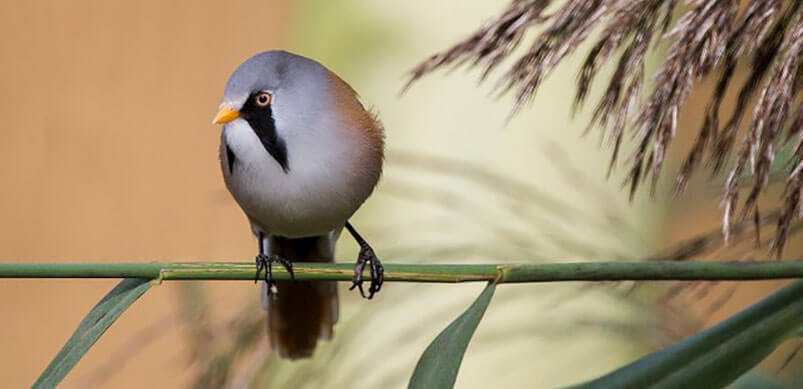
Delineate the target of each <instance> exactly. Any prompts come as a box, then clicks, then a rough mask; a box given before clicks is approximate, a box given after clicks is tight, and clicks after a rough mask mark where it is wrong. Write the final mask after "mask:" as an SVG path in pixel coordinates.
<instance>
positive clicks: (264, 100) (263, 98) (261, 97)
mask: <svg viewBox="0 0 803 389" xmlns="http://www.w3.org/2000/svg"><path fill="white" fill-rule="evenodd" d="M256 101H257V105H258V106H260V107H267V106H268V104H270V94H268V93H265V92H260V93H259V94H258V95H257V97H256Z"/></svg>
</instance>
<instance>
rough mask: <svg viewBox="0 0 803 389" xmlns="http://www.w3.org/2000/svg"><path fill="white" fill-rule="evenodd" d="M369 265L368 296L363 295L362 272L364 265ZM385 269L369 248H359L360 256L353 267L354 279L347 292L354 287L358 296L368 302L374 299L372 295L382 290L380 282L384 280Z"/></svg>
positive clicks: (364, 246)
mask: <svg viewBox="0 0 803 389" xmlns="http://www.w3.org/2000/svg"><path fill="white" fill-rule="evenodd" d="M368 263H370V264H371V267H370V269H371V285H370V286H368V296H366V295H365V291H364V290H363V286H362V283H363V281H364V280H363V279H362V271H363V269H365V265H366V264H368ZM384 271H385V269H384V268H383V267H382V263H381V262H380V261H379V257H377V256H376V253H374V250H373V249H372V248H371V246H368V245H367V244H366V245H363V247H362V248H360V254H359V256H358V257H357V264H355V265H354V279H353V280H352V284H351V287H350V288H349V290H353V289H354V288H355V287H356V288H358V289H359V290H360V295H361V296H362V297H364V298H367V299H368V300H370V299H372V298H374V295H375V294H376V293H377V292H379V290H380V289H382V282H383V281H384V279H385V276H384Z"/></svg>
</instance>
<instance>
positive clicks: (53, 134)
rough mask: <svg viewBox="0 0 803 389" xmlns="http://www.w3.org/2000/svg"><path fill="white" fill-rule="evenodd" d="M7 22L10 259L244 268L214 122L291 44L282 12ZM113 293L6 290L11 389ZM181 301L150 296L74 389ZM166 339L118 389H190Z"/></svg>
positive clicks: (51, 284) (74, 14) (29, 16)
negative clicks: (251, 61)
mask: <svg viewBox="0 0 803 389" xmlns="http://www.w3.org/2000/svg"><path fill="white" fill-rule="evenodd" d="M2 8H3V9H4V11H3V12H0V53H2V59H0V117H1V118H2V123H3V124H2V126H3V130H2V134H3V141H2V142H0V180H2V191H0V215H2V221H1V222H0V259H2V260H29V259H36V260H106V259H131V260H158V259H174V260H180V259H207V260H210V259H232V258H248V257H249V256H250V255H251V252H252V250H253V247H252V246H253V243H252V241H251V240H250V237H249V234H248V229H247V226H246V225H245V223H243V220H242V216H241V215H240V213H239V211H238V210H237V208H236V207H235V206H234V204H233V202H231V201H230V200H229V197H228V194H227V193H226V192H225V189H224V188H223V186H222V183H221V179H220V176H219V172H218V162H217V144H218V133H219V132H218V131H219V129H218V128H216V127H215V126H213V125H212V124H211V117H212V116H213V115H214V112H215V110H216V107H217V104H218V102H219V98H220V93H221V90H222V87H223V84H224V83H225V80H226V78H227V77H228V74H229V72H231V71H232V70H233V69H234V67H235V66H236V65H237V64H238V63H239V62H240V61H241V60H243V59H244V58H247V57H248V56H249V55H251V54H252V53H254V52H257V51H260V50H263V49H265V48H266V47H271V46H276V45H278V44H279V42H280V41H281V31H283V29H282V28H281V21H282V20H283V18H282V16H283V15H284V14H285V13H286V10H285V9H284V8H283V7H282V6H281V4H280V2H276V1H262V0H261V1H239V2H228V3H227V5H225V6H224V5H222V4H221V3H218V2H214V3H213V2H195V1H183V2H162V1H134V2H128V1H126V2H123V1H112V2H108V1H81V2H64V1H37V2H14V3H13V5H12V4H10V2H6V3H5V4H4V5H2ZM245 10H247V11H245ZM114 283H115V281H60V280H54V281H33V280H22V281H15V280H3V281H0V315H2V317H3V319H2V329H1V330H0V349H2V350H3V351H2V353H0V381H2V382H3V386H4V387H8V388H16V387H25V386H27V385H30V384H31V383H32V382H33V380H34V379H35V377H36V376H37V375H38V374H39V372H40V371H41V369H42V368H43V367H44V365H45V364H46V361H47V360H49V359H50V358H51V357H52V356H53V355H55V352H56V351H58V347H60V344H62V343H63V342H64V340H65V339H67V337H68V336H69V334H70V332H71V331H72V330H73V329H74V326H75V325H76V324H77V323H78V321H79V320H80V319H81V317H82V316H83V315H84V314H85V313H86V312H87V311H88V310H89V308H91V306H92V305H93V304H94V303H95V302H97V300H98V299H99V298H100V297H101V296H103V294H104V293H106V291H107V290H108V289H109V288H110V287H111V286H113V285H114ZM170 295H171V293H170V291H169V290H168V288H154V290H152V291H151V293H149V294H148V295H147V296H146V297H145V298H144V299H143V300H142V301H140V303H141V304H136V305H135V306H134V307H133V308H132V309H131V311H129V312H127V313H126V316H125V317H126V319H127V320H121V321H120V322H118V323H117V324H118V325H115V326H114V327H113V328H112V329H111V330H110V331H109V332H108V333H107V334H106V337H105V338H104V339H103V341H101V342H99V344H98V345H97V347H96V349H93V350H92V352H91V353H89V354H88V355H87V357H86V359H85V360H84V361H82V362H81V364H80V365H79V366H78V368H77V369H76V370H75V371H74V372H73V373H72V374H71V375H70V376H69V377H68V380H67V381H66V384H67V386H69V385H70V382H73V385H74V383H75V381H71V379H74V378H78V377H81V376H82V375H84V374H85V373H86V372H89V371H92V369H93V368H94V367H97V366H99V364H101V363H103V362H104V358H103V355H104V354H107V353H108V352H111V351H112V350H118V349H120V347H121V346H122V345H124V342H125V341H126V337H127V335H131V334H132V333H135V331H136V330H137V329H138V328H141V327H142V326H143V323H147V322H148V320H149V319H152V318H159V317H161V316H164V315H165V314H166V313H167V312H169V310H170V307H171V297H170ZM160 339H162V340H161V341H159V342H157V343H156V344H154V345H152V346H151V347H153V348H147V349H145V350H142V352H143V353H146V355H147V357H146V358H132V359H131V362H130V365H129V366H126V369H130V370H129V371H131V372H132V374H125V375H121V376H119V377H117V379H116V380H112V381H110V382H109V385H110V387H123V386H124V387H142V386H144V385H148V384H149V383H150V384H153V383H154V382H155V380H158V382H160V384H162V385H164V386H165V387H175V386H177V385H179V384H181V383H183V382H185V380H186V379H187V374H186V373H185V372H183V371H182V370H183V369H182V368H181V367H182V366H181V364H180V363H179V364H176V363H175V362H176V361H177V360H178V361H181V352H182V349H181V346H180V342H179V341H178V340H179V339H178V338H177V337H176V336H171V337H164V338H160ZM177 357H179V358H177ZM166 365H167V366H173V367H172V368H170V369H169V371H168V369H164V368H163V367H164V366H166ZM155 372H159V373H160V374H158V375H154V374H153V373H155Z"/></svg>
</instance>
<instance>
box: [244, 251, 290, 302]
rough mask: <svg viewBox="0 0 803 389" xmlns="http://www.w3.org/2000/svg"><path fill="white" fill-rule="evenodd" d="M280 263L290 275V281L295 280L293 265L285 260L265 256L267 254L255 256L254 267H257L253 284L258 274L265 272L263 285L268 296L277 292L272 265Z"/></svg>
mask: <svg viewBox="0 0 803 389" xmlns="http://www.w3.org/2000/svg"><path fill="white" fill-rule="evenodd" d="M276 262H278V263H280V264H281V265H282V266H283V267H284V269H285V270H287V272H288V273H290V279H291V280H295V278H296V277H295V274H293V263H292V262H290V261H289V260H288V259H287V258H284V257H280V256H278V255H267V254H259V255H257V256H256V265H257V272H256V277H255V278H254V282H257V280H259V274H260V273H261V272H262V270H265V278H264V280H265V283H266V284H267V288H266V290H267V293H268V296H274V295H276V294H277V293H278V292H279V290H278V289H277V288H276V281H274V280H273V266H272V265H273V264H274V263H276Z"/></svg>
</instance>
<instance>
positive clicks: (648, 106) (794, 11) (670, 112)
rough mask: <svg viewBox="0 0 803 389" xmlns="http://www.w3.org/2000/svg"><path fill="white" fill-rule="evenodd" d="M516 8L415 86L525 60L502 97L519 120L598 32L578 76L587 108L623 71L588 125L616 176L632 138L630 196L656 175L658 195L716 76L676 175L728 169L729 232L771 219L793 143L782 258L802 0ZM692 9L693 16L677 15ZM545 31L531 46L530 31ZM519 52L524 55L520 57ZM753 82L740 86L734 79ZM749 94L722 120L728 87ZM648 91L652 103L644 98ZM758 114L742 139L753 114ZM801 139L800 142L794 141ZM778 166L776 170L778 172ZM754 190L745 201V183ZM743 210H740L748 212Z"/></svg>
mask: <svg viewBox="0 0 803 389" xmlns="http://www.w3.org/2000/svg"><path fill="white" fill-rule="evenodd" d="M679 3H681V2H680V1H679V0H566V1H565V2H560V4H558V2H553V1H551V0H513V1H512V2H511V3H510V5H509V6H508V7H507V9H505V10H504V11H503V12H502V13H500V14H499V15H498V16H496V17H494V18H492V19H490V20H489V21H488V22H486V23H485V24H484V25H483V26H481V27H480V28H479V29H478V30H477V31H475V32H474V33H473V34H471V35H470V36H469V37H468V38H466V39H464V40H463V41H460V42H458V43H457V44H456V45H454V46H453V47H451V48H449V49H447V50H445V51H443V52H441V53H438V54H436V55H433V56H432V57H430V58H428V59H427V60H425V61H424V62H422V63H421V64H419V65H418V66H416V67H415V68H414V69H412V71H411V73H410V81H409V82H408V84H407V86H408V87H409V85H410V84H411V83H412V82H414V81H416V80H418V79H419V78H421V77H422V76H424V75H426V74H428V73H431V72H432V71H434V70H436V69H439V68H442V67H445V66H460V65H466V64H468V66H470V67H481V68H482V80H485V79H486V78H487V77H488V75H489V74H490V73H491V72H492V71H494V70H495V69H497V68H498V67H499V66H500V64H501V63H502V61H503V60H505V59H507V58H510V57H515V58H513V59H514V60H513V61H512V65H510V67H509V68H508V69H507V70H505V71H504V72H502V75H501V79H500V81H499V84H498V88H499V92H500V94H504V93H513V94H514V95H515V97H516V99H515V104H514V107H513V110H512V114H515V113H517V112H519V111H520V110H521V109H522V108H523V107H524V106H525V105H527V103H529V102H531V101H532V99H533V97H534V96H535V94H536V92H537V91H538V88H539V86H540V85H541V83H542V81H543V80H544V78H545V77H547V76H548V75H549V74H550V72H551V71H553V70H554V69H555V67H556V66H557V65H558V64H559V63H560V62H561V61H562V60H563V59H564V58H566V56H568V55H569V54H571V53H572V52H574V51H575V50H576V49H577V47H578V46H579V45H580V44H581V43H583V42H584V41H586V40H587V38H588V36H589V34H590V32H592V31H594V30H595V29H597V28H599V29H600V31H601V34H600V35H599V37H598V38H596V41H595V42H594V44H593V46H592V48H591V50H590V51H589V53H588V54H586V59H585V62H584V64H583V65H582V67H581V69H580V72H579V76H578V79H577V94H576V98H575V105H576V106H580V105H582V104H583V103H585V102H586V100H587V97H588V92H589V90H590V88H591V86H592V84H593V83H594V81H595V79H596V78H597V75H598V73H599V69H600V68H601V67H602V66H603V65H604V64H606V63H613V64H614V67H613V69H614V70H613V73H612V75H611V77H610V80H608V82H607V86H606V88H605V89H604V91H603V94H602V96H601V97H600V98H599V100H598V101H597V102H596V104H595V109H594V111H593V115H592V117H591V121H590V123H589V128H591V127H597V128H599V129H600V131H602V133H603V135H605V136H606V138H607V139H608V140H609V141H610V143H611V144H612V145H613V151H612V157H611V169H612V168H613V167H614V166H615V163H616V161H617V159H618V158H619V150H620V146H621V143H622V139H623V138H624V135H625V133H626V132H630V133H631V134H632V136H633V137H634V138H635V142H636V147H635V150H634V152H633V154H632V155H631V157H630V158H629V159H628V160H627V162H626V163H627V165H628V168H627V169H628V174H627V180H626V184H628V185H629V187H630V195H631V197H632V196H633V194H634V193H635V192H636V190H637V189H638V188H639V186H640V184H641V183H642V182H643V181H644V180H645V179H646V178H647V177H650V178H651V182H652V184H651V188H652V190H653V191H654V189H655V185H656V182H657V180H658V178H659V176H660V173H661V169H662V166H663V162H664V157H665V155H666V152H667V149H668V148H669V147H670V145H671V143H672V140H673V138H674V137H675V134H676V132H677V130H678V128H677V123H678V112H679V111H680V108H681V106H682V105H683V103H684V101H685V100H686V97H687V96H688V94H689V92H690V90H691V89H692V88H693V87H694V86H695V84H696V83H697V82H699V81H700V80H702V79H703V78H705V77H708V76H715V77H717V84H716V87H715V90H714V92H713V94H712V95H711V96H710V99H709V101H708V104H707V109H706V115H705V118H704V120H703V122H702V123H701V124H700V127H699V128H698V129H697V130H698V135H697V140H696V142H695V143H694V145H693V146H692V148H691V149H690V150H689V151H688V153H687V155H686V158H685V160H684V162H683V164H682V166H681V168H680V171H679V173H678V175H677V178H676V185H675V188H676V190H677V191H681V190H683V189H684V188H685V187H686V185H687V184H688V182H689V179H690V177H691V176H692V175H693V174H694V173H695V172H696V171H698V170H700V169H701V166H705V167H706V168H707V169H709V170H711V172H712V173H718V172H720V171H721V170H722V169H723V168H724V167H725V166H729V172H728V174H727V177H728V178H727V181H726V185H725V188H724V194H723V199H722V205H723V208H724V211H723V231H724V233H725V237H726V238H727V237H728V235H729V233H730V231H731V229H732V226H733V225H735V224H737V223H738V222H741V221H743V220H745V219H746V218H749V217H750V216H752V217H753V218H754V219H757V218H760V211H759V209H758V205H757V204H758V198H759V196H760V195H761V194H762V193H764V192H765V190H766V188H767V185H768V182H769V178H770V172H771V171H772V170H773V167H774V166H776V165H777V164H776V165H773V162H775V161H774V159H775V156H776V155H777V153H778V150H779V149H780V148H782V147H784V146H785V145H787V144H791V145H792V146H793V150H794V151H793V152H792V153H791V154H789V155H788V156H787V160H786V161H782V162H783V163H785V165H784V172H785V174H786V177H787V183H786V190H785V192H784V197H783V200H782V202H783V206H782V208H781V215H780V217H779V218H778V224H777V232H776V236H775V238H774V239H773V240H772V243H771V247H772V249H774V250H775V251H776V253H777V255H779V256H780V255H781V252H782V249H783V246H784V243H785V241H786V238H787V234H788V229H789V225H790V223H791V222H792V220H793V219H794V218H795V217H801V216H803V203H801V191H803V177H801V175H803V158H801V157H803V106H801V95H803V93H801V91H803V66H801V55H803V2H801V1H796V0H750V1H737V0H686V1H685V2H683V4H679ZM679 8H682V9H683V11H682V12H676V11H677V10H678V9H679ZM534 27H539V30H538V32H537V33H536V34H535V36H534V38H533V41H532V42H531V43H530V44H529V46H528V47H526V48H525V49H524V50H521V51H515V50H514V49H516V48H517V47H519V46H522V41H523V40H524V35H525V33H526V32H527V31H529V30H530V29H532V28H534ZM662 41H663V42H667V43H668V44H669V49H668V51H667V53H666V55H665V57H664V59H663V62H662V64H661V66H660V67H659V68H658V70H656V72H655V73H654V74H653V75H652V79H653V80H654V82H653V84H654V86H653V87H652V88H651V89H650V90H648V91H645V90H644V89H645V87H644V79H645V76H646V75H645V70H644V61H645V54H646V53H647V52H648V51H649V50H650V49H652V48H655V47H656V46H658V44H659V43H661V42H662ZM514 51H515V54H514ZM737 66H744V67H745V68H746V69H747V73H748V76H747V78H746V80H745V81H744V82H743V83H741V85H735V84H737V82H736V81H735V79H734V72H735V70H736V68H737ZM731 87H733V88H738V94H737V97H736V105H735V108H734V109H733V110H732V111H731V112H729V113H728V114H727V118H725V120H722V121H720V111H721V106H722V101H723V99H724V98H725V95H726V93H727V92H728V89H729V88H731ZM642 94H644V96H643V97H642ZM751 111H752V118H751V119H750V122H749V124H748V125H747V126H746V127H747V129H746V131H745V132H744V133H742V132H740V131H739V129H740V128H741V124H742V123H743V118H744V116H745V113H746V112H751ZM791 142H794V143H791ZM776 170H777V169H776ZM745 177H747V178H749V179H750V181H751V184H750V186H749V188H748V190H747V196H746V198H745V199H744V201H743V202H741V203H740V202H739V193H740V189H741V187H740V185H738V184H739V182H741V181H743V180H744V178H745ZM739 206H741V210H740V212H737V208H738V207H739Z"/></svg>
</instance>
